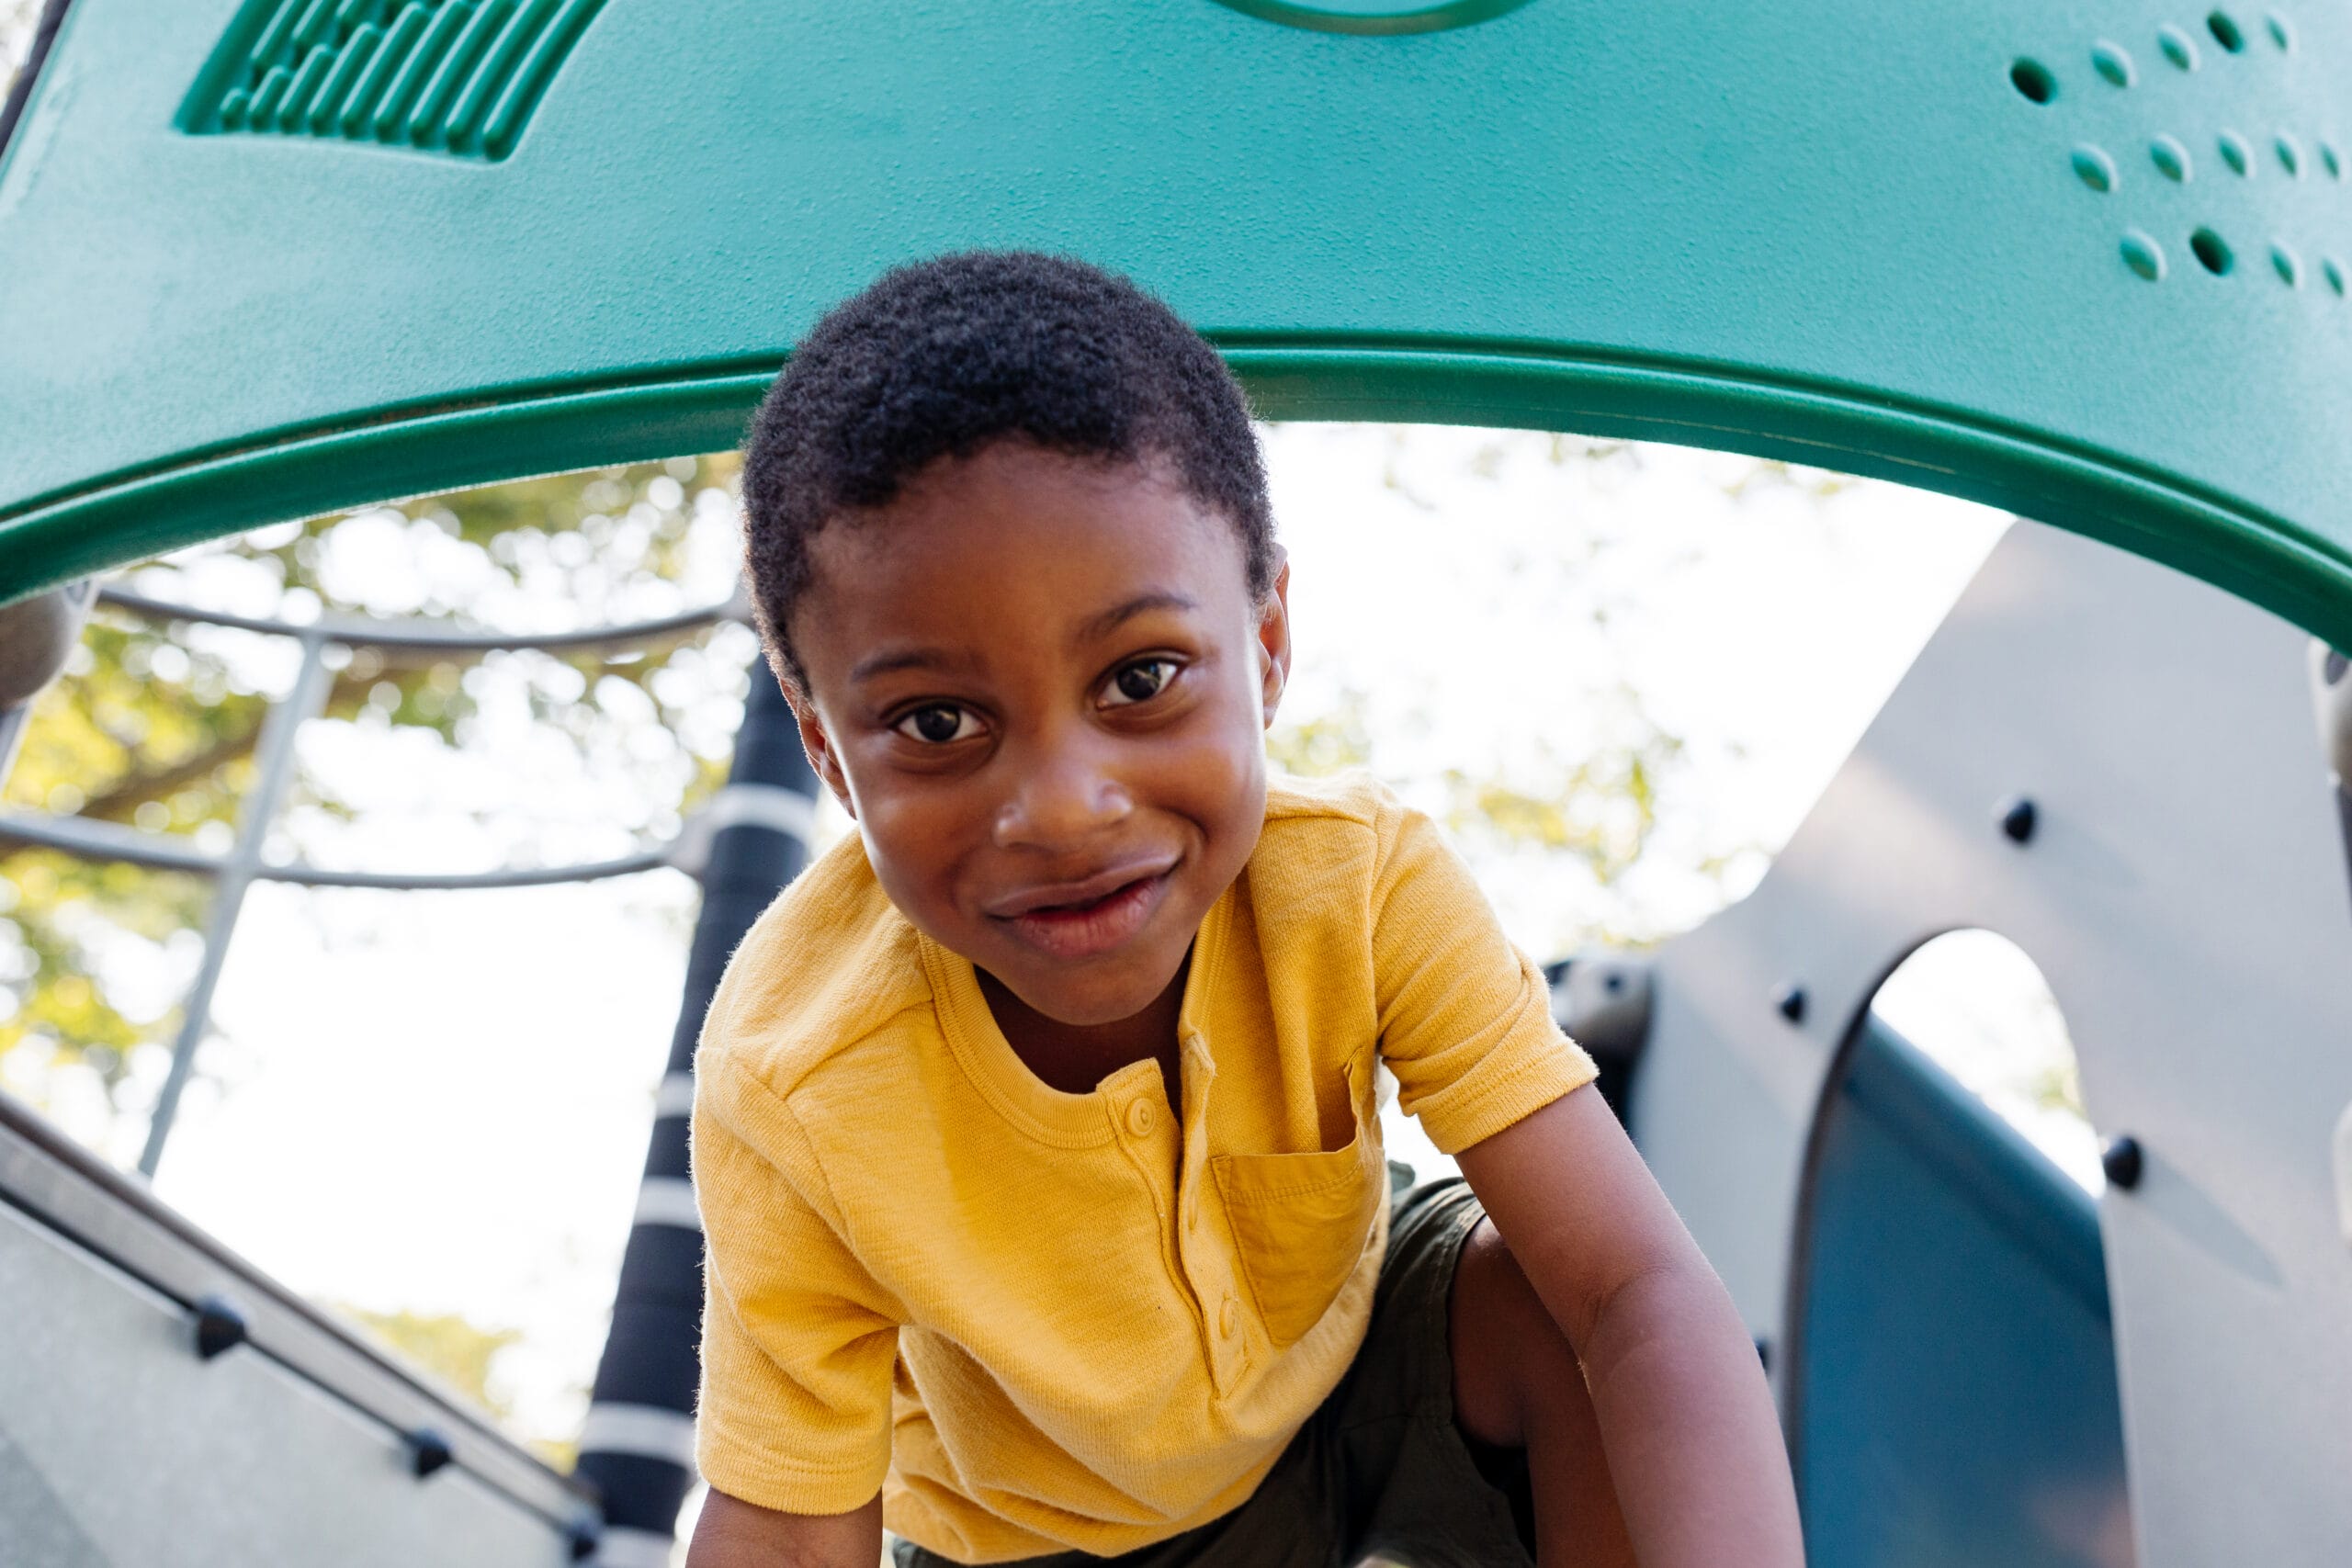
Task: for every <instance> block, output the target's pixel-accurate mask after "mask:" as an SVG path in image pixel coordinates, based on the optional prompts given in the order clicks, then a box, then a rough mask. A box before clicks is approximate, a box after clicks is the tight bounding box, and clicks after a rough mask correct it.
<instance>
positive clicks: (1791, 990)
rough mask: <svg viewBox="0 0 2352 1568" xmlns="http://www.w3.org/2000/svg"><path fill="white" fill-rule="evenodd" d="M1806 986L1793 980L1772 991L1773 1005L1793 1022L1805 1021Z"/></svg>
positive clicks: (1783, 1016)
mask: <svg viewBox="0 0 2352 1568" xmlns="http://www.w3.org/2000/svg"><path fill="white" fill-rule="evenodd" d="M1804 1003H1805V995H1804V987H1803V986H1800V985H1798V984H1797V983H1796V982H1795V981H1793V980H1792V981H1790V982H1789V983H1788V984H1787V985H1785V986H1783V987H1781V988H1780V989H1779V990H1777V991H1775V992H1773V993H1772V1005H1773V1007H1775V1008H1777V1009H1778V1010H1780V1014H1781V1017H1782V1018H1785V1019H1787V1020H1788V1021H1790V1022H1791V1023H1803V1022H1804Z"/></svg>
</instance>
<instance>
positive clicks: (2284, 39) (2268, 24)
mask: <svg viewBox="0 0 2352 1568" xmlns="http://www.w3.org/2000/svg"><path fill="white" fill-rule="evenodd" d="M2262 30H2263V31H2265V32H2267V33H2268V34H2269V35H2270V41H2271V42H2272V43H2275V44H2277V45H2278V47H2279V49H2280V50H2282V51H2284V50H2290V49H2292V48H2294V47H2295V29H2294V28H2291V27H2290V26H2289V25H2288V24H2287V18H2286V17H2282V16H2280V15H2279V14H2278V12H2276V11H2273V12H2271V13H2270V15H2268V16H2267V17H2263V18H2262Z"/></svg>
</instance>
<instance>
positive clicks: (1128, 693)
mask: <svg viewBox="0 0 2352 1568" xmlns="http://www.w3.org/2000/svg"><path fill="white" fill-rule="evenodd" d="M1175 675H1176V661H1175V660H1172V659H1138V660H1136V661H1135V662H1134V663H1133V664H1125V665H1122V666H1120V668H1119V672H1118V673H1117V674H1115V675H1114V676H1112V677H1111V685H1110V688H1109V690H1107V691H1105V692H1104V693H1103V705H1104V706H1105V707H1126V706H1128V705H1132V704H1135V703H1142V702H1149V701H1150V700H1151V699H1152V698H1154V697H1156V696H1158V695H1159V694H1160V691H1161V689H1162V688H1163V687H1165V686H1166V685H1167V684H1168V682H1170V681H1171V680H1173V679H1174V678H1175Z"/></svg>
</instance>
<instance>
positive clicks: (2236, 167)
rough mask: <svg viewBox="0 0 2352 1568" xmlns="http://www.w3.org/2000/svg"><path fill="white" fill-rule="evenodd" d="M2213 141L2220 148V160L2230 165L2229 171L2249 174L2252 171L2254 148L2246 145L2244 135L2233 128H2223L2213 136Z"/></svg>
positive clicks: (2236, 173) (2235, 173)
mask: <svg viewBox="0 0 2352 1568" xmlns="http://www.w3.org/2000/svg"><path fill="white" fill-rule="evenodd" d="M2214 142H2215V144H2216V145H2217V146H2219V147H2220V148H2221V150H2222V163H2224V164H2228V165H2229V166H2230V173H2232V174H2233V175H2249V174H2252V173H2253V172H2254V149H2253V148H2251V147H2249V146H2247V145H2246V140H2245V137H2243V136H2240V135H2239V134H2238V133H2237V132H2236V131H2234V130H2225V131H2223V132H2222V134H2221V135H2219V136H2217V137H2215V138H2214Z"/></svg>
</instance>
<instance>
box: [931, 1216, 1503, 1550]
mask: <svg viewBox="0 0 2352 1568" xmlns="http://www.w3.org/2000/svg"><path fill="white" fill-rule="evenodd" d="M1485 1213H1486V1211H1485V1210H1483V1209H1481V1208H1480V1207H1479V1206H1478V1200H1477V1199H1476V1197H1474V1196H1472V1195H1471V1192H1470V1190H1469V1188H1467V1187H1465V1186H1464V1185H1463V1184H1462V1183H1461V1182H1460V1181H1459V1180H1449V1181H1438V1182H1432V1183H1430V1184H1429V1185H1427V1186H1424V1187H1419V1188H1416V1189H1414V1190H1412V1191H1410V1192H1408V1193H1406V1194H1404V1195H1403V1196H1402V1197H1400V1198H1398V1199H1397V1200H1396V1207H1395V1210H1394V1212H1393V1214H1392V1217H1391V1221H1390V1225H1389V1232H1388V1256H1387V1257H1386V1258H1384V1259H1382V1261H1381V1265H1380V1288H1379V1291H1378V1292H1377V1293H1376V1294H1375V1295H1374V1299H1373V1308H1372V1326H1371V1327H1370V1328H1369V1329H1368V1330H1367V1331H1366V1332H1365V1334H1364V1341H1363V1348H1362V1349H1360V1350H1358V1351H1357V1352H1356V1359H1355V1362H1354V1364H1353V1365H1351V1367H1350V1368H1349V1369H1348V1373H1347V1375H1346V1376H1345V1377H1343V1378H1341V1379H1340V1386H1339V1387H1338V1388H1336V1389H1333V1390H1332V1391H1331V1395H1330V1397H1329V1398H1328V1399H1326V1400H1325V1401H1324V1402H1323V1404H1322V1407H1321V1408H1320V1409H1318V1410H1317V1411H1316V1412H1315V1414H1314V1415H1313V1416H1309V1417H1308V1418H1307V1421H1306V1426H1304V1427H1300V1428H1299V1431H1298V1435H1297V1436H1296V1437H1295V1438H1292V1439H1291V1442H1290V1446H1289V1447H1288V1448H1286V1449H1284V1450H1283V1456H1282V1458H1281V1459H1279V1460H1277V1461H1274V1468H1273V1469H1272V1470H1271V1471H1269V1472H1267V1473H1266V1479H1265V1480H1263V1481H1261V1482H1260V1483H1258V1490H1257V1491H1256V1492H1254V1493H1252V1494H1251V1495H1250V1500H1249V1501H1248V1502H1246V1503H1244V1504H1242V1505H1241V1506H1239V1507H1238V1508H1236V1509H1234V1510H1233V1512H1231V1513H1229V1514H1227V1515H1226V1516H1225V1517H1222V1518H1217V1519H1212V1520H1210V1521H1209V1522H1208V1523H1207V1524H1204V1525H1200V1526H1197V1527H1195V1528H1194V1529H1189V1530H1186V1531H1185V1532H1184V1533H1183V1534H1182V1535H1179V1536H1172V1537H1170V1539H1168V1540H1163V1541H1160V1542H1159V1543H1158V1544H1156V1545H1152V1546H1147V1547H1144V1548H1143V1549H1141V1550H1140V1551H1131V1552H1128V1553H1126V1554H1125V1555H1124V1556H1121V1557H1115V1558H1102V1557H1095V1556H1091V1555H1090V1554H1088V1553H1086V1552H1082V1551H1066V1552H1057V1553H1055V1554H1053V1555H1051V1556H1046V1557H1035V1558H1029V1559H1027V1560H1026V1562H1027V1563H1028V1564H1030V1565H1033V1568H1079V1565H1080V1564H1093V1563H1101V1562H1114V1563H1118V1564H1120V1565H1122V1568H1355V1565H1356V1564H1358V1563H1361V1562H1364V1561H1365V1560H1366V1559H1368V1558H1376V1559H1384V1560H1386V1561H1389V1562H1397V1563H1401V1564H1408V1565H1409V1568H1532V1564H1533V1562H1534V1559H1533V1556H1532V1551H1531V1547H1530V1543H1531V1541H1532V1535H1533V1531H1532V1525H1531V1524H1530V1520H1531V1519H1532V1508H1531V1503H1530V1495H1529V1492H1528V1483H1527V1456H1526V1455H1525V1453H1524V1452H1523V1451H1521V1450H1489V1449H1485V1448H1483V1446H1480V1447H1478V1448H1477V1451H1476V1452H1474V1451H1473V1450H1474V1445H1473V1444H1471V1443H1470V1442H1469V1441H1468V1440H1467V1439H1465V1438H1464V1437H1463V1435H1462V1432H1461V1429H1460V1428H1459V1427H1456V1426H1455V1425H1454V1424H1453V1355H1452V1352H1451V1351H1450V1349H1449V1348H1448V1345H1447V1337H1446V1314H1447V1306H1448V1302H1449V1301H1450V1299H1451V1297H1452V1293H1453V1266H1454V1263H1455V1261H1456V1260H1457V1259H1458V1258H1460V1257H1461V1256H1462V1244H1463V1243H1464V1241H1466V1240H1468V1239H1469V1235H1470V1232H1471V1230H1472V1228H1473V1227H1474V1226H1476V1224H1477V1223H1478V1221H1479V1220H1480V1219H1481V1218H1482V1217H1484V1215H1485ZM896 1552H897V1562H898V1568H944V1565H945V1564H947V1562H948V1561H949V1560H948V1559H946V1558H944V1557H941V1556H939V1555H937V1554H936V1553H934V1552H930V1551H924V1550H923V1549H922V1548H921V1547H919V1546H916V1545H915V1544H914V1543H913V1542H911V1541H905V1540H902V1541H899V1542H898V1543H897V1546H896Z"/></svg>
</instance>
